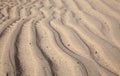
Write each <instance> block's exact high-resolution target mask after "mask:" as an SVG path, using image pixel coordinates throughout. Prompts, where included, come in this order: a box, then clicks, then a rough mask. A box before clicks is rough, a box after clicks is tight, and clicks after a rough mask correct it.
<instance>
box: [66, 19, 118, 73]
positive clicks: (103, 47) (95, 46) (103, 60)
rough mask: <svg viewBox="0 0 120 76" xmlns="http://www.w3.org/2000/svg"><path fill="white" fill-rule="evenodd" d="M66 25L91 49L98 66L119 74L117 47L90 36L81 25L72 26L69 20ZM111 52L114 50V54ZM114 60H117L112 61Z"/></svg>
mask: <svg viewBox="0 0 120 76" xmlns="http://www.w3.org/2000/svg"><path fill="white" fill-rule="evenodd" d="M66 23H67V26H69V27H71V28H72V29H74V30H75V31H76V32H77V33H78V34H79V36H80V37H81V38H82V39H83V40H84V41H85V42H86V43H87V44H88V45H89V46H90V47H91V48H92V51H93V55H94V57H95V59H97V61H98V62H99V63H100V64H102V65H103V66H105V67H106V68H109V69H111V71H114V72H115V73H118V74H119V72H117V71H118V70H119V66H120V65H119V62H120V61H119V58H118V56H119V49H118V48H117V47H114V46H113V45H111V44H110V43H108V42H106V41H105V40H103V39H101V38H99V37H98V36H96V35H94V34H92V33H91V32H89V31H88V30H87V29H86V28H85V27H84V25H83V24H81V23H78V24H76V26H74V23H72V21H71V20H70V21H67V22H66ZM83 29H84V30H83ZM93 38H95V39H94V40H95V41H94V40H93ZM89 39H90V40H89ZM94 42H95V43H94ZM99 45H100V46H99ZM112 50H114V52H113V51H112ZM96 52H97V53H96ZM113 54H114V55H113ZM101 55H102V56H101ZM111 55H113V56H112V57H111ZM107 58H110V59H107ZM114 58H115V59H117V60H114ZM113 64H116V65H114V66H113ZM113 68H114V69H113Z"/></svg>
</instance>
